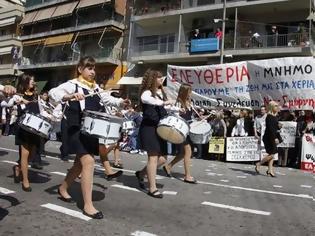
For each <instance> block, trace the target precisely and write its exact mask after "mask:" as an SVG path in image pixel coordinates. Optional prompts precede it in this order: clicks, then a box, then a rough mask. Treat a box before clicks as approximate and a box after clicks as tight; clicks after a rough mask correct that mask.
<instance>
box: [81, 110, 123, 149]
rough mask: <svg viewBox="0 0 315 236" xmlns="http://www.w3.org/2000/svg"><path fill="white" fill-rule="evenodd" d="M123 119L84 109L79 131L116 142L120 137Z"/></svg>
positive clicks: (108, 141)
mask: <svg viewBox="0 0 315 236" xmlns="http://www.w3.org/2000/svg"><path fill="white" fill-rule="evenodd" d="M122 123H123V119H122V118H119V117H115V116H111V115H108V114H105V113H99V112H91V111H85V112H84V116H83V119H82V126H81V133H83V134H85V135H90V136H92V137H95V138H99V139H104V140H105V141H106V143H108V144H109V143H116V142H117V141H118V140H119V139H120V133H121V128H122Z"/></svg>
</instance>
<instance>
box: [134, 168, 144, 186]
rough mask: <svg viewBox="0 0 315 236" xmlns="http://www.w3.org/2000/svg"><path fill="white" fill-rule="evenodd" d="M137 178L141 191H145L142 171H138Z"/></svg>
mask: <svg viewBox="0 0 315 236" xmlns="http://www.w3.org/2000/svg"><path fill="white" fill-rule="evenodd" d="M135 174H136V177H137V179H138V182H139V187H140V188H141V189H145V185H144V179H143V178H142V177H140V171H136V173H135Z"/></svg>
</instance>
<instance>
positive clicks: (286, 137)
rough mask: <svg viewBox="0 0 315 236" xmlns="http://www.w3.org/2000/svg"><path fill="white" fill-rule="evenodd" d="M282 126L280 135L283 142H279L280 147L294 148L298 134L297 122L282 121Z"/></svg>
mask: <svg viewBox="0 0 315 236" xmlns="http://www.w3.org/2000/svg"><path fill="white" fill-rule="evenodd" d="M279 123H280V124H282V128H281V129H280V135H281V137H282V139H283V142H282V143H280V144H278V147H284V148H294V147H295V135H296V122H293V121H280V122H279Z"/></svg>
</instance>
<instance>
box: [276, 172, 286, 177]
mask: <svg viewBox="0 0 315 236" xmlns="http://www.w3.org/2000/svg"><path fill="white" fill-rule="evenodd" d="M276 174H277V175H282V176H285V175H286V174H283V173H281V172H277V171H276Z"/></svg>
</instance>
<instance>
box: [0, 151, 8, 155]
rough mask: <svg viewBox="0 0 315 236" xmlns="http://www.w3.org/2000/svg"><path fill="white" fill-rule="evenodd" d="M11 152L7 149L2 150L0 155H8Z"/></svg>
mask: <svg viewBox="0 0 315 236" xmlns="http://www.w3.org/2000/svg"><path fill="white" fill-rule="evenodd" d="M8 154H9V152H6V151H0V156H5V155H8Z"/></svg>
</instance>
